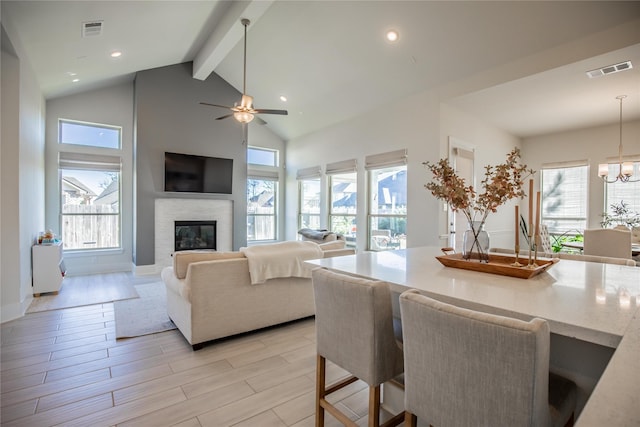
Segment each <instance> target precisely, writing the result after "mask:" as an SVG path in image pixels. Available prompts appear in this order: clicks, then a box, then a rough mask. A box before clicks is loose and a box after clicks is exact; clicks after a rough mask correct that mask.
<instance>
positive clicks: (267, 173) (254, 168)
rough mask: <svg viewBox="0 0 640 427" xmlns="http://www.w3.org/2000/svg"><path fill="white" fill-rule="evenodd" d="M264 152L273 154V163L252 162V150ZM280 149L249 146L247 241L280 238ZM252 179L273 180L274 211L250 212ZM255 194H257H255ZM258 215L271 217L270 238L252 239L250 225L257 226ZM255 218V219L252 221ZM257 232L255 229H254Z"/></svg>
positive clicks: (270, 240)
mask: <svg viewBox="0 0 640 427" xmlns="http://www.w3.org/2000/svg"><path fill="white" fill-rule="evenodd" d="M251 151H255V152H264V153H270V154H272V158H273V164H266V163H250V162H249V158H250V157H251V154H250V152H251ZM279 165H280V150H278V149H275V148H267V147H259V146H254V145H252V146H249V147H248V148H247V186H246V195H247V198H246V203H247V205H246V207H247V231H246V233H247V243H248V244H250V243H263V242H272V241H276V240H278V236H279V235H280V224H279V221H280V212H279V211H280V166H279ZM250 181H263V182H273V197H272V198H273V212H272V213H249V204H250V201H249V184H250ZM254 196H255V195H254ZM254 196H252V197H254ZM258 217H271V218H273V219H272V224H273V235H272V236H271V238H269V239H256V238H253V239H250V238H249V236H250V233H249V227H250V226H251V224H253V225H254V226H255V219H256V218H258ZM250 218H253V219H254V221H250ZM254 233H255V231H254Z"/></svg>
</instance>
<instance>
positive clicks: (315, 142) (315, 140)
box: [286, 92, 519, 250]
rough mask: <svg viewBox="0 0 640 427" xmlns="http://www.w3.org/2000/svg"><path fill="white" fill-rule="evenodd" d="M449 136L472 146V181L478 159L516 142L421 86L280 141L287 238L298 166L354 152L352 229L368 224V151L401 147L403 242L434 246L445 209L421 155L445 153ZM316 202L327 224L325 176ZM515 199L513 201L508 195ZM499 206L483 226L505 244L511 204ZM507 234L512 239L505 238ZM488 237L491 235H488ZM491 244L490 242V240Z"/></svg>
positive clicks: (501, 155)
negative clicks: (430, 186)
mask: <svg viewBox="0 0 640 427" xmlns="http://www.w3.org/2000/svg"><path fill="white" fill-rule="evenodd" d="M449 136H454V137H456V138H458V139H461V140H464V141H465V142H467V143H469V144H472V145H475V147H476V149H477V151H476V165H477V166H476V180H477V182H479V181H480V180H481V179H482V173H483V172H484V170H483V168H482V167H483V166H484V165H485V164H495V163H500V162H502V161H503V160H504V159H505V156H506V154H507V153H508V152H509V151H511V150H512V149H513V148H514V147H516V146H518V145H519V140H518V139H517V138H515V137H513V136H511V135H509V134H507V133H505V132H503V131H501V130H499V129H497V128H495V127H492V126H490V125H487V124H485V123H483V122H481V121H480V120H478V119H476V118H474V117H472V116H469V115H468V114H464V113H463V112H461V111H459V110H456V109H454V108H452V107H450V106H447V105H444V104H442V105H441V104H440V103H439V101H438V100H437V97H436V96H435V95H434V94H432V93H429V92H425V93H422V94H419V95H416V96H413V97H411V98H409V99H404V100H402V101H401V102H399V103H397V104H396V105H391V106H389V107H388V108H387V107H385V108H384V109H380V110H376V111H373V112H370V113H368V114H366V115H364V116H362V117H359V118H357V119H354V120H350V121H347V122H344V123H342V124H339V125H336V126H333V127H331V128H329V129H325V130H323V131H320V132H317V133H314V134H311V135H307V136H305V137H302V138H298V139H295V140H292V141H290V142H289V143H288V145H287V156H288V162H287V218H286V219H287V235H286V237H287V238H288V239H294V238H295V237H296V232H297V229H296V228H297V217H296V215H297V209H298V207H297V199H298V194H297V191H298V186H297V183H296V179H295V176H296V172H297V170H298V169H301V168H306V167H311V166H317V165H320V166H321V167H322V170H323V172H324V170H325V167H326V164H327V163H330V162H336V161H340V160H347V159H352V158H355V159H357V161H358V213H357V219H356V221H357V228H358V230H366V229H367V218H366V208H365V206H366V179H367V178H366V173H365V170H364V158H365V157H366V156H367V155H371V154H377V153H384V152H388V151H393V150H397V149H402V148H406V149H407V150H408V157H409V159H408V167H407V170H408V173H407V175H408V184H407V185H408V189H407V197H408V208H407V246H408V247H416V246H424V245H441V244H444V243H446V240H441V239H440V236H441V235H443V234H446V233H447V232H448V228H447V227H446V213H445V212H443V211H442V204H441V203H439V202H438V201H437V200H436V199H435V198H434V197H433V196H432V195H431V194H430V193H429V192H428V191H427V190H426V189H425V188H424V185H425V184H426V183H427V182H429V181H430V180H431V177H430V175H429V173H428V171H427V169H426V168H425V167H424V166H423V164H422V163H423V162H425V161H430V162H435V161H437V160H438V159H440V158H443V157H446V156H447V153H448V140H449ZM324 181H325V182H324V184H323V185H324V187H323V190H324V191H323V194H324V197H325V200H323V201H322V206H323V210H322V212H321V216H322V219H321V220H322V221H323V222H322V223H321V225H322V226H326V225H327V224H326V221H327V220H326V216H327V208H326V206H328V202H327V200H326V194H327V191H326V180H324ZM513 203H515V202H513ZM513 205H514V204H509V205H506V206H505V207H504V208H503V209H500V210H499V211H498V213H496V214H493V215H491V218H490V219H489V221H488V223H487V230H488V231H489V232H494V233H495V234H496V236H495V238H496V239H497V242H498V243H499V244H503V238H504V239H506V242H505V244H506V243H508V244H510V245H512V244H513V243H512V238H513V234H512V231H511V230H510V229H507V227H506V226H505V224H507V223H506V222H505V220H506V218H509V221H510V222H509V223H508V224H511V223H513V208H512V206H513ZM510 238H511V240H509V239H510ZM492 239H493V238H492ZM366 243H367V242H366V236H363V235H362V234H360V235H359V236H358V244H357V249H358V250H364V249H366ZM492 244H493V243H492Z"/></svg>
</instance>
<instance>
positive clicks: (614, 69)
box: [587, 61, 633, 79]
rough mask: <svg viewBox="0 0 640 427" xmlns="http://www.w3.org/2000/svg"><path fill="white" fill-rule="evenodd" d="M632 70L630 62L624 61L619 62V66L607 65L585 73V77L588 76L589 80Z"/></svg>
mask: <svg viewBox="0 0 640 427" xmlns="http://www.w3.org/2000/svg"><path fill="white" fill-rule="evenodd" d="M632 68H633V65H632V64H631V61H624V62H620V63H619V64H613V65H607V66H606V67H602V68H597V69H595V70H591V71H587V76H589V78H590V79H593V78H596V77H601V76H606V75H607V74H612V73H618V72H620V71H625V70H630V69H632Z"/></svg>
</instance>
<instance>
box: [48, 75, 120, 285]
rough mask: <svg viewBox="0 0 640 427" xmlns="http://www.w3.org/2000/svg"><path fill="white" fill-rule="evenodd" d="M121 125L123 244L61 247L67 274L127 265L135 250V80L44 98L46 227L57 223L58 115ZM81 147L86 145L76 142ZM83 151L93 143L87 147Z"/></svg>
mask: <svg viewBox="0 0 640 427" xmlns="http://www.w3.org/2000/svg"><path fill="white" fill-rule="evenodd" d="M59 119H68V120H78V121H83V122H89V123H99V124H107V125H113V126H122V152H121V155H122V175H121V183H122V184H121V191H122V192H121V194H120V197H121V205H120V209H121V210H120V211H121V226H122V249H116V250H104V251H100V252H99V253H98V252H95V251H87V252H76V253H71V252H65V256H64V257H65V265H66V267H67V271H68V274H69V275H79V274H95V273H105V272H113V271H129V270H131V259H132V256H133V255H132V254H133V185H132V182H133V83H132V82H130V83H124V84H119V85H116V86H111V87H107V88H104V89H99V90H93V91H89V92H83V93H80V94H77V95H70V96H65V97H61V98H55V99H51V100H48V101H47V128H46V177H47V179H46V217H45V220H46V221H45V223H46V225H45V228H47V229H49V228H50V229H52V230H53V231H54V232H55V233H56V235H60V234H61V229H60V192H59V189H60V178H59V176H58V153H59V152H60V151H61V150H64V147H63V146H61V145H60V144H59V143H58V120H59ZM76 149H81V150H82V149H85V147H76ZM85 151H87V152H94V151H96V150H95V149H91V148H88V147H86V150H85Z"/></svg>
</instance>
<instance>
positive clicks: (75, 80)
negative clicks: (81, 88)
mask: <svg viewBox="0 0 640 427" xmlns="http://www.w3.org/2000/svg"><path fill="white" fill-rule="evenodd" d="M71 81H72V82H74V83H78V82H79V81H80V79H73V80H71Z"/></svg>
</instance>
